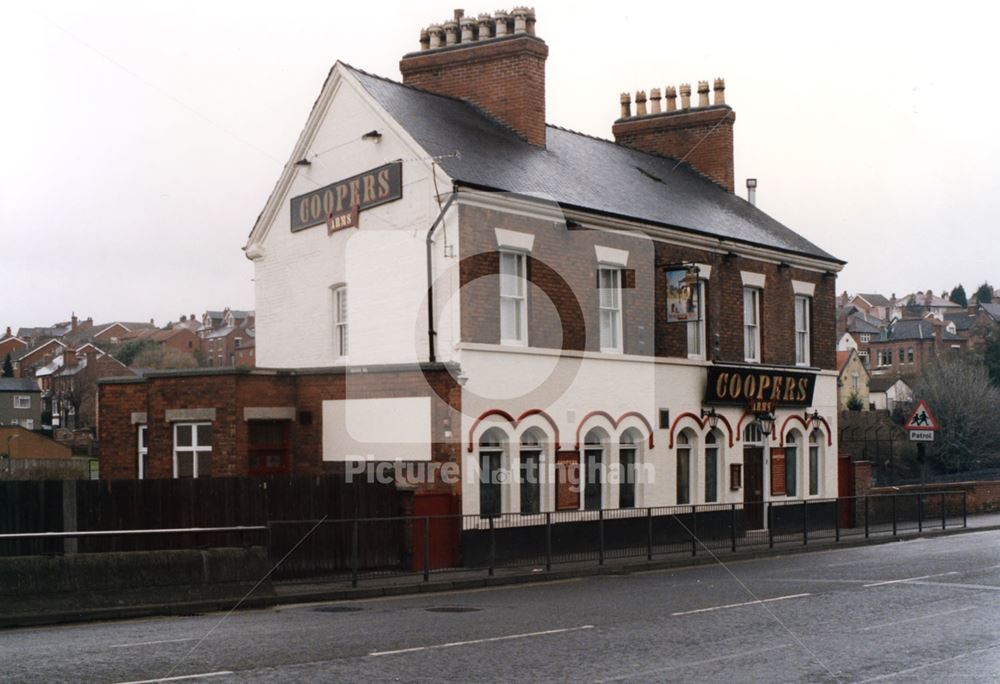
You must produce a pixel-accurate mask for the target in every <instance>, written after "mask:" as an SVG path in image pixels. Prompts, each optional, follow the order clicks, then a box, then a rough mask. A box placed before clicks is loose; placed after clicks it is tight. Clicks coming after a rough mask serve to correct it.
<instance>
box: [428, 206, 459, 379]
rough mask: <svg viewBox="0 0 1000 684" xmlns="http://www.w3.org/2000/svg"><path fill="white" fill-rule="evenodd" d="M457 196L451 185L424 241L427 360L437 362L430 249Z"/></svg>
mask: <svg viewBox="0 0 1000 684" xmlns="http://www.w3.org/2000/svg"><path fill="white" fill-rule="evenodd" d="M457 196H458V187H457V186H453V188H452V193H451V195H450V196H449V197H448V201H447V202H445V203H444V206H443V207H441V211H439V212H438V215H437V218H436V219H434V223H432V224H431V227H430V228H429V229H428V230H427V241H426V251H427V350H428V351H427V362H428V363H437V354H436V352H435V347H436V346H437V345H436V344H435V340H436V338H437V331H436V330H434V273H433V269H432V268H431V257H432V249H433V244H434V239H433V238H434V231H435V230H437V227H438V226H439V225H440V224H441V222H442V221H444V216H445V214H447V213H448V210H449V209H450V208H451V203H452V202H454V201H455V198H456V197H457Z"/></svg>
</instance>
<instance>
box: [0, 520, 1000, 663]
mask: <svg viewBox="0 0 1000 684" xmlns="http://www.w3.org/2000/svg"><path fill="white" fill-rule="evenodd" d="M0 678H2V679H3V680H4V681H17V682H50V681H78V682H143V681H193V682H201V681H209V682H236V681H240V682H243V681H247V682H290V681H295V682H311V681H341V680H348V681H361V680H373V679H378V680H398V681H429V680H435V681H463V682H479V681H513V680H530V681H566V680H567V679H570V678H572V679H574V680H582V681H588V682H612V681H648V680H658V681H663V680H682V681H695V682H701V681H704V682H718V681H733V682H744V681H746V682H756V681H774V680H777V679H780V680H783V681H809V682H833V681H843V682H872V681H906V682H910V681H928V682H931V681H934V682H937V681H943V680H946V679H947V680H949V681H955V680H958V681H973V682H992V681H998V679H1000V531H996V530H979V531H970V532H968V533H964V534H955V535H937V536H930V537H920V538H915V539H911V540H906V541H900V542H896V543H890V544H882V545H872V546H858V547H853V548H837V549H834V550H828V551H820V552H813V553H801V554H785V555H780V556H773V557H766V558H758V559H753V560H743V561H731V560H730V559H729V558H727V557H726V556H721V557H720V559H719V560H718V561H716V562H713V563H712V564H710V565H703V566H696V567H690V568H675V569H666V570H650V571H646V572H633V573H630V574H609V575H598V576H591V577H580V578H575V579H566V580H562V581H550V582H546V583H539V584H522V585H512V586H503V587H484V588H480V589H476V590H469V591H456V592H446V593H437V594H419V595H409V596H397V597H380V598H373V599H364V600H355V601H340V602H315V603H302V604H294V605H284V606H278V607H272V608H267V609H260V610H245V611H238V612H232V613H215V614H206V615H192V616H179V617H171V618H153V619H141V620H129V621H118V622H111V623H89V624H84V625H68V626H60V627H41V628H28V629H18V630H7V631H5V632H2V633H0ZM165 678H172V679H165Z"/></svg>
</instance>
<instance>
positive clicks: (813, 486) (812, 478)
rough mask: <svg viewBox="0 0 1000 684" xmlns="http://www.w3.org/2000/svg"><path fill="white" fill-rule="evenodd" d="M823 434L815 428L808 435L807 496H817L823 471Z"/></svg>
mask: <svg viewBox="0 0 1000 684" xmlns="http://www.w3.org/2000/svg"><path fill="white" fill-rule="evenodd" d="M822 448H823V433H822V432H820V430H819V429H818V428H817V429H815V430H813V431H812V432H810V433H809V494H810V496H816V495H817V494H819V485H820V479H821V473H822V470H823V459H822V452H821V450H822Z"/></svg>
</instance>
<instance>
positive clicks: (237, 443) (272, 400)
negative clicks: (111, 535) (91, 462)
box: [98, 368, 461, 493]
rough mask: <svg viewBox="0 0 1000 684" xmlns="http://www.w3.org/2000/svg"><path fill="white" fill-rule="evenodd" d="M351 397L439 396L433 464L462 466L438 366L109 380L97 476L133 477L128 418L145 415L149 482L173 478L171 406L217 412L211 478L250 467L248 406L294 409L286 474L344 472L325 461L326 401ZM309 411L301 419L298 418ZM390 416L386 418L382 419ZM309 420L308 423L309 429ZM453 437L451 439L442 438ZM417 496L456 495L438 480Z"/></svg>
mask: <svg viewBox="0 0 1000 684" xmlns="http://www.w3.org/2000/svg"><path fill="white" fill-rule="evenodd" d="M348 390H349V391H350V396H351V397H357V398H367V397H410V396H421V395H427V394H428V393H433V394H436V395H437V396H438V397H440V398H441V399H442V400H443V403H442V402H432V404H431V405H432V407H433V414H432V416H431V420H432V435H433V438H434V440H435V443H434V445H433V447H432V455H433V460H434V461H436V462H439V463H444V462H454V463H458V464H461V460H460V450H459V432H460V429H461V421H460V415H459V410H460V406H461V392H460V388H459V386H458V384H457V383H456V382H455V381H454V379H453V378H452V376H451V375H450V373H449V372H448V371H447V370H442V369H440V368H435V369H432V370H427V371H425V372H421V371H420V370H404V371H393V372H378V371H377V370H375V371H372V372H368V373H364V374H352V375H351V376H350V378H347V377H346V376H345V374H344V372H343V371H342V370H339V371H334V370H331V371H329V372H317V373H309V374H295V373H278V374H252V373H247V372H245V371H233V372H231V373H223V374H220V373H217V372H209V373H201V374H199V373H185V374H179V375H174V376H153V377H149V378H146V379H144V380H143V381H141V382H128V383H108V384H102V385H101V386H100V423H99V428H98V429H99V432H98V435H99V439H100V443H101V473H102V476H104V477H107V478H109V479H117V478H135V477H137V474H138V472H137V471H138V468H137V453H138V442H137V427H136V426H135V425H132V424H131V414H132V412H135V411H145V412H146V414H147V426H148V431H147V444H148V448H149V470H148V473H147V475H146V476H147V477H150V478H169V477H172V476H173V426H172V424H171V423H169V422H167V420H166V412H167V411H168V410H173V409H196V408H214V409H215V420H214V421H213V422H212V472H211V475H212V477H225V476H245V475H246V474H247V469H248V457H247V444H248V426H247V421H245V420H244V408H246V407H277V406H293V407H295V415H296V417H295V420H293V421H292V425H291V452H292V459H291V474H292V475H316V474H321V473H323V472H328V471H334V472H336V471H337V470H339V469H342V465H340V464H333V463H324V462H323V456H322V447H323V401H325V400H332V399H344V398H348V397H346V396H345V395H346V393H347V392H348ZM303 412H307V413H309V414H311V420H309V421H303V420H302V419H301V418H302V414H303ZM387 419H391V417H387ZM307 422H308V424H306V423H307ZM449 432H450V434H451V436H449V435H447V434H446V433H449ZM418 491H419V492H420V493H432V492H447V493H458V491H459V487H458V485H457V483H456V485H455V487H454V491H453V490H452V488H451V487H449V486H447V485H444V484H441V483H431V484H430V485H428V486H422V487H419V488H418Z"/></svg>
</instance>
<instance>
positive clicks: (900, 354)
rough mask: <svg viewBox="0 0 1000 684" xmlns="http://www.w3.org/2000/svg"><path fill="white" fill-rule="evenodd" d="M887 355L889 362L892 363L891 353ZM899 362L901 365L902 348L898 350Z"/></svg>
mask: <svg viewBox="0 0 1000 684" xmlns="http://www.w3.org/2000/svg"><path fill="white" fill-rule="evenodd" d="M889 354H890V356H889V362H890V363H892V356H891V355H892V352H889ZM899 362H900V363H903V348H902V347H900V348H899Z"/></svg>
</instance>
